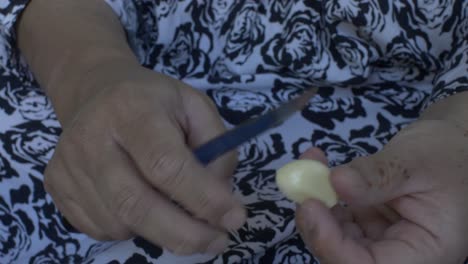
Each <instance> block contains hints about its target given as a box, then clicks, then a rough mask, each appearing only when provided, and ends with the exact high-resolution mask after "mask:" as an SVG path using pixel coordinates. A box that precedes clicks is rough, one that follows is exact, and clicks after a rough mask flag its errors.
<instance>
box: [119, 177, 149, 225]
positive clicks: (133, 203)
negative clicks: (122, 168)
mask: <svg viewBox="0 0 468 264" xmlns="http://www.w3.org/2000/svg"><path fill="white" fill-rule="evenodd" d="M111 207H112V208H111V210H112V211H113V212H114V213H115V214H116V215H117V217H118V219H120V221H122V223H123V224H124V225H126V226H129V227H136V226H139V225H140V224H141V223H143V222H144V220H145V219H146V215H147V214H148V210H147V209H148V208H147V206H145V203H144V202H143V196H142V194H140V193H138V192H137V191H136V190H134V189H133V188H131V187H128V186H126V187H122V188H121V189H120V190H119V191H118V192H117V193H116V194H115V196H114V199H113V200H112V206H111Z"/></svg>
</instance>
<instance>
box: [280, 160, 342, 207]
mask: <svg viewBox="0 0 468 264" xmlns="http://www.w3.org/2000/svg"><path fill="white" fill-rule="evenodd" d="M276 183H277V184H278V187H279V189H280V191H281V192H283V193H284V195H286V197H287V198H288V199H290V200H293V201H295V202H296V203H299V204H300V203H302V202H303V201H305V200H306V199H309V198H315V199H318V200H321V201H322V202H323V203H325V205H327V206H328V207H332V206H334V205H335V204H336V203H337V202H338V197H337V195H336V193H335V190H333V187H332V186H331V183H330V170H329V169H328V167H326V166H325V165H323V164H322V163H321V162H319V161H315V160H296V161H293V162H290V163H288V164H286V165H285V166H283V167H282V168H280V169H279V170H277V172H276Z"/></svg>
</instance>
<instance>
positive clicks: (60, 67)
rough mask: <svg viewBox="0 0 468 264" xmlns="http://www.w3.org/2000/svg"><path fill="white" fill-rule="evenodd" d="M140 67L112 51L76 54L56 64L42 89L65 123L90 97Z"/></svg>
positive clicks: (130, 58)
mask: <svg viewBox="0 0 468 264" xmlns="http://www.w3.org/2000/svg"><path fill="white" fill-rule="evenodd" d="M141 67H142V66H140V65H139V64H138V62H137V60H136V59H135V58H133V57H130V56H126V55H123V54H119V53H118V52H111V51H109V50H106V51H104V52H100V51H99V50H97V49H96V50H94V51H87V52H83V53H74V54H70V55H67V56H64V58H63V59H62V60H61V62H60V63H57V65H56V67H54V68H53V69H52V70H51V72H50V76H49V78H48V82H47V83H46V84H43V87H44V90H45V92H46V94H47V96H48V97H49V98H50V100H51V102H52V104H53V106H54V109H55V112H56V113H57V117H58V119H59V121H60V122H61V123H63V122H65V121H66V120H69V119H70V118H72V117H73V116H74V114H75V113H76V112H77V111H78V110H79V108H80V107H81V106H82V105H83V104H85V103H86V102H87V101H88V100H90V98H92V97H94V96H95V95H96V94H98V93H100V92H101V91H102V90H103V89H107V88H108V87H110V86H112V85H113V84H117V83H119V81H122V80H123V79H122V78H125V77H128V76H129V75H128V73H130V72H135V71H136V70H139V69H140V68H141Z"/></svg>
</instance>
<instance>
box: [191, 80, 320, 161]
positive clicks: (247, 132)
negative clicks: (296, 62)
mask: <svg viewBox="0 0 468 264" xmlns="http://www.w3.org/2000/svg"><path fill="white" fill-rule="evenodd" d="M317 90H318V89H317V88H310V89H307V90H305V91H304V92H303V93H302V94H301V95H299V96H298V97H296V98H294V99H292V100H291V101H289V102H287V103H284V104H283V105H281V106H279V107H278V108H276V109H274V110H272V111H270V112H268V113H266V114H264V115H261V116H259V117H256V118H253V119H251V120H248V121H246V122H244V123H243V124H241V125H239V126H237V127H235V128H233V129H231V130H229V131H227V132H225V133H224V134H221V135H220V136H217V137H215V138H214V139H212V140H210V141H208V142H207V143H205V144H203V145H201V146H199V147H198V148H196V149H195V150H194V151H193V153H194V155H195V157H196V158H197V159H198V160H199V161H200V163H201V164H203V165H204V166H206V165H208V164H209V163H210V162H212V161H214V160H216V159H217V158H219V157H220V156H222V155H223V154H225V153H227V152H229V151H231V150H233V149H235V148H237V147H239V146H240V145H242V144H243V143H245V142H247V141H249V140H250V139H252V138H255V137H256V136H258V135H260V134H261V133H263V132H265V131H267V130H268V129H271V128H274V127H277V126H279V125H281V124H282V123H283V122H284V121H286V120H287V119H288V118H289V117H291V116H292V114H294V113H295V112H296V111H299V110H302V108H304V107H305V106H306V104H307V102H308V101H309V99H310V98H311V97H312V96H313V95H315V94H316V93H317Z"/></svg>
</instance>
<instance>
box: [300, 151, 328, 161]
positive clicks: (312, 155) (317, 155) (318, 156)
mask: <svg viewBox="0 0 468 264" xmlns="http://www.w3.org/2000/svg"><path fill="white" fill-rule="evenodd" d="M299 159H311V160H317V161H320V162H322V163H323V164H325V165H327V166H328V159H327V156H326V155H325V153H324V152H323V151H322V150H320V149H319V148H316V147H312V148H309V149H307V150H306V151H305V152H304V153H302V155H301V156H300V157H299Z"/></svg>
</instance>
